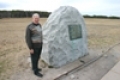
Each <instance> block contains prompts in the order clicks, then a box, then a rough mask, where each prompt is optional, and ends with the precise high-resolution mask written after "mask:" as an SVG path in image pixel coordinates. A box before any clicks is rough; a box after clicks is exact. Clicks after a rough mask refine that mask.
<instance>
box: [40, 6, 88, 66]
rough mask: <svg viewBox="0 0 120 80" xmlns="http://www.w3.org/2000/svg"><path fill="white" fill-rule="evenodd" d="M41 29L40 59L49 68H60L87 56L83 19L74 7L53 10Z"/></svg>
mask: <svg viewBox="0 0 120 80" xmlns="http://www.w3.org/2000/svg"><path fill="white" fill-rule="evenodd" d="M42 29H43V49H42V54H41V59H42V60H43V61H45V62H46V63H47V64H48V65H49V66H53V67H61V66H62V65H65V64H67V63H69V62H73V61H75V60H77V59H78V58H80V57H83V56H85V55H87V54H88V48H87V34H86V25H85V22H84V18H83V16H82V15H81V14H80V13H79V11H78V10H77V9H75V8H74V7H71V6H62V7H60V8H59V9H57V10H55V11H54V12H53V13H52V14H51V15H50V16H49V18H48V19H47V21H46V22H45V24H44V25H43V27H42Z"/></svg>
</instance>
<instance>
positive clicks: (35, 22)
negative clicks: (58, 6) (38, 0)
mask: <svg viewBox="0 0 120 80" xmlns="http://www.w3.org/2000/svg"><path fill="white" fill-rule="evenodd" d="M39 19H40V16H39V14H38V13H34V14H33V15H32V22H33V23H34V24H38V23H39Z"/></svg>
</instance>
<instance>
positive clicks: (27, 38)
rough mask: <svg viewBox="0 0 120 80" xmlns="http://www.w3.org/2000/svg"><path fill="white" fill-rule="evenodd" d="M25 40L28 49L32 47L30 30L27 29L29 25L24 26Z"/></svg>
mask: <svg viewBox="0 0 120 80" xmlns="http://www.w3.org/2000/svg"><path fill="white" fill-rule="evenodd" d="M25 40H26V43H27V46H28V48H29V49H30V50H31V49H33V47H32V41H31V31H30V29H29V26H28V27H27V28H26V35H25Z"/></svg>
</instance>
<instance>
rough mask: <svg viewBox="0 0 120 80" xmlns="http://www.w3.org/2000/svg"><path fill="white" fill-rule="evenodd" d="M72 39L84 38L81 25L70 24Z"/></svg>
mask: <svg viewBox="0 0 120 80" xmlns="http://www.w3.org/2000/svg"><path fill="white" fill-rule="evenodd" d="M68 30H69V37H70V40H75V39H79V38H82V27H81V25H80V24H79V25H68Z"/></svg>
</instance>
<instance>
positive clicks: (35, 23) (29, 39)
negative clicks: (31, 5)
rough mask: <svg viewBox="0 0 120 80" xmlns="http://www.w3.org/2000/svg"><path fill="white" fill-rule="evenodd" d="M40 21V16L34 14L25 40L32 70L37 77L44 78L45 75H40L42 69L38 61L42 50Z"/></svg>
mask: <svg viewBox="0 0 120 80" xmlns="http://www.w3.org/2000/svg"><path fill="white" fill-rule="evenodd" d="M39 19H40V16H39V14H37V13H34V14H33V15H32V23H31V24H29V25H28V26H27V28H26V35H25V39H26V43H27V46H28V48H29V50H30V56H31V63H32V70H33V72H34V74H35V75H36V76H38V77H42V76H43V75H42V74H41V73H39V71H41V69H40V68H38V61H39V58H40V55H41V50H42V27H41V24H40V23H39Z"/></svg>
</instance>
